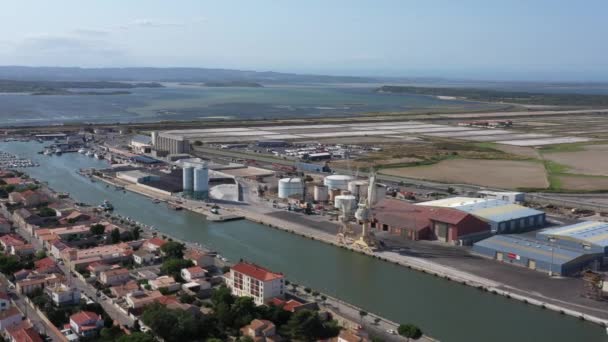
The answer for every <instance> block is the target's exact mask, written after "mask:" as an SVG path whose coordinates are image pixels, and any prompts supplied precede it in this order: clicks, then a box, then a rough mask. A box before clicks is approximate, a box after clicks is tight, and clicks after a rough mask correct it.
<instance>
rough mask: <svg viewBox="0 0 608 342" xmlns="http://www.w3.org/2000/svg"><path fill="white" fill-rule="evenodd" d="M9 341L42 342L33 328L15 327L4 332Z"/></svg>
mask: <svg viewBox="0 0 608 342" xmlns="http://www.w3.org/2000/svg"><path fill="white" fill-rule="evenodd" d="M6 333H7V335H8V336H9V339H10V341H14V342H42V341H43V340H42V337H40V334H38V332H37V331H36V330H35V329H34V328H33V327H31V326H30V327H27V328H26V327H22V326H19V327H16V328H9V329H7V330H6Z"/></svg>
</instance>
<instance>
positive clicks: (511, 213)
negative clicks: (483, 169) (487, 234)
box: [417, 197, 546, 234]
mask: <svg viewBox="0 0 608 342" xmlns="http://www.w3.org/2000/svg"><path fill="white" fill-rule="evenodd" d="M417 205H420V206H431V207H443V208H453V209H458V210H460V211H464V212H467V213H469V214H472V215H474V216H477V217H479V218H481V219H482V220H485V221H486V222H488V223H489V224H490V227H491V229H492V232H493V233H497V234H505V233H519V232H525V231H529V230H532V229H536V228H541V227H543V226H544V225H545V222H546V221H545V213H544V212H542V211H538V210H535V209H531V208H527V207H524V206H521V205H518V204H514V203H509V202H507V201H503V200H498V199H487V198H471V197H450V198H444V199H440V200H436V201H429V202H422V203H418V204H417Z"/></svg>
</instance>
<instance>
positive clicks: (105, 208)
mask: <svg viewBox="0 0 608 342" xmlns="http://www.w3.org/2000/svg"><path fill="white" fill-rule="evenodd" d="M99 209H101V210H103V211H112V210H114V206H113V205H112V203H110V202H109V201H108V200H103V203H102V204H100V205H99Z"/></svg>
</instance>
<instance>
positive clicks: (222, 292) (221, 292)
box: [211, 285, 235, 307]
mask: <svg viewBox="0 0 608 342" xmlns="http://www.w3.org/2000/svg"><path fill="white" fill-rule="evenodd" d="M234 300H235V297H234V296H233V295H232V293H231V292H230V289H229V288H228V287H226V285H222V286H220V287H218V288H217V289H215V290H213V293H212V294H211V302H212V303H213V306H214V307H217V306H218V305H220V304H222V303H224V304H228V305H232V304H233V303H234Z"/></svg>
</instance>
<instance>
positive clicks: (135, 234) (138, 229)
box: [133, 227, 141, 240]
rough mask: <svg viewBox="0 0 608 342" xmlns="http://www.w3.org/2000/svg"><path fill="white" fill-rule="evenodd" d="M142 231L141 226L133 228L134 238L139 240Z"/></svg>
mask: <svg viewBox="0 0 608 342" xmlns="http://www.w3.org/2000/svg"><path fill="white" fill-rule="evenodd" d="M140 233H141V228H139V227H135V229H133V240H139V235H140Z"/></svg>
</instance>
